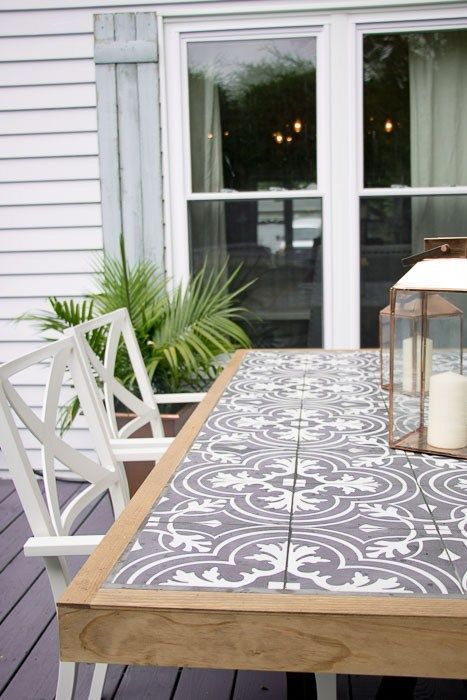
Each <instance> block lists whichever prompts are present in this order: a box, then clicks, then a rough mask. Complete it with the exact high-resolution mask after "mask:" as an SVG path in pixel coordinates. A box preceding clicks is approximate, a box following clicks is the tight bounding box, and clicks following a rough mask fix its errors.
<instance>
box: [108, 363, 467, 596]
mask: <svg viewBox="0 0 467 700" xmlns="http://www.w3.org/2000/svg"><path fill="white" fill-rule="evenodd" d="M429 466H430V467H431V466H432V465H429ZM433 468H435V470H436V469H439V465H438V464H436V465H434V466H433ZM436 476H438V472H436ZM423 478H424V477H423V473H422V471H420V470H419V472H418V480H417V478H415V476H414V470H413V469H412V467H411V465H410V463H409V461H408V460H407V457H406V456H405V454H404V453H401V452H397V451H392V450H389V448H388V446H387V435H386V408H385V397H384V394H383V393H382V392H381V391H380V390H379V365H378V353H376V352H364V353H361V352H359V353H355V352H354V353H352V352H346V353H327V352H323V353H320V352H318V353H288V352H281V353H268V352H262V351H256V352H253V353H249V354H247V355H246V357H245V359H244V360H243V362H242V364H241V366H240V367H239V369H238V371H237V373H236V374H235V376H234V377H233V379H232V380H231V382H230V384H229V386H228V387H227V388H226V390H225V391H224V393H223V395H222V396H221V398H220V400H219V402H218V404H217V405H216V407H215V408H214V409H213V411H212V413H211V415H210V416H209V418H208V420H207V421H206V423H205V425H204V426H202V427H201V429H200V431H199V433H198V436H197V438H196V440H195V441H194V443H193V445H192V447H191V448H190V450H189V451H188V453H187V455H186V456H185V458H184V459H183V460H182V462H181V463H180V465H179V466H178V468H177V470H176V471H175V474H174V476H173V478H172V480H171V482H170V483H169V484H168V485H167V487H166V489H165V490H164V492H163V494H162V496H161V498H160V499H159V500H158V502H157V503H156V504H155V505H154V507H153V508H152V510H151V513H150V515H149V517H148V519H147V521H146V522H145V523H144V525H143V527H142V528H141V530H140V531H139V533H138V535H137V538H136V539H135V540H134V542H132V543H131V545H130V546H129V548H128V550H127V552H126V553H125V555H124V557H123V559H122V562H120V564H119V565H117V567H116V568H115V571H114V572H113V574H112V577H111V579H110V580H109V582H108V585H111V586H130V587H162V588H167V587H171V588H177V589H180V588H187V589H190V588H195V589H206V588H209V589H219V590H245V591H247V590H283V589H284V581H285V575H286V571H287V577H288V578H287V586H286V590H291V591H293V590H297V589H299V590H302V591H305V592H309V593H315V592H319V591H321V592H323V591H337V592H352V593H354V592H357V591H358V592H365V593H403V594H414V593H415V594H420V593H428V594H433V595H435V594H439V595H441V594H443V593H446V592H450V593H453V594H460V593H461V591H462V587H461V581H462V580H463V579H465V568H466V567H465V557H464V553H463V550H462V546H463V544H464V542H463V540H462V537H461V531H460V530H459V529H458V530H456V532H455V534H453V532H452V530H450V531H449V533H448V532H447V530H446V532H445V536H446V538H448V536H449V537H450V540H448V539H446V542H445V541H443V539H442V537H443V533H442V532H440V526H439V524H438V523H437V524H435V522H434V520H433V515H432V511H431V510H430V508H429V507H428V505H427V502H429V498H428V496H427V495H425V494H424V490H423ZM462 485H463V482H460V487H461V488H460V492H462V490H463V489H462ZM420 487H422V488H420ZM456 489H457V487H456ZM456 489H455V496H454V504H452V503H451V502H450V501H449V498H448V499H447V503H449V504H450V505H454V506H455V507H458V506H459V503H458V495H459V492H458V490H456ZM435 492H436V489H435ZM451 497H452V494H451ZM440 498H441V501H442V502H443V503H446V498H445V496H444V495H442V496H441V497H440ZM432 500H433V499H432ZM434 510H435V511H436V508H435V509H434ZM451 511H452V508H451V510H448V511H446V518H448V519H449V518H450V517H451V516H452V512H451ZM456 512H457V511H456ZM456 512H455V514H456ZM440 514H444V511H442V510H440ZM445 524H446V526H448V525H452V524H453V523H451V522H450V521H449V523H445ZM291 527H292V538H291V540H289V538H290V533H291V529H290V528H291ZM443 532H444V531H443ZM450 545H452V547H451V549H448V546H450ZM287 562H288V563H287ZM456 562H457V563H456ZM456 567H457V568H456ZM464 588H465V585H464Z"/></svg>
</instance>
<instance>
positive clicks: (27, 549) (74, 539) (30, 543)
mask: <svg viewBox="0 0 467 700" xmlns="http://www.w3.org/2000/svg"><path fill="white" fill-rule="evenodd" d="M103 536H104V535H69V536H65V535H59V536H57V535H54V536H51V537H30V538H29V539H28V540H26V542H25V545H24V556H25V557H66V556H71V555H78V556H79V555H83V554H91V552H93V551H94V550H95V548H96V547H97V545H98V544H99V543H100V542H101V540H102V538H103Z"/></svg>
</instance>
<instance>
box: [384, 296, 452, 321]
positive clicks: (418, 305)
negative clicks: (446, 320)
mask: <svg viewBox="0 0 467 700" xmlns="http://www.w3.org/2000/svg"><path fill="white" fill-rule="evenodd" d="M379 313H380V314H381V315H382V316H390V315H391V305H390V304H388V306H385V307H384V309H381V311H380V312H379ZM426 314H427V316H429V317H431V318H433V317H436V316H457V315H462V311H461V310H460V309H458V308H457V306H454V304H451V302H450V301H448V300H447V299H444V298H443V297H442V296H440V295H439V294H429V295H428V299H427V304H426ZM397 315H398V316H406V317H408V318H416V317H418V316H421V315H422V300H421V297H420V296H419V295H414V296H413V297H412V298H411V299H409V300H406V301H405V302H404V304H401V306H400V308H398V310H397Z"/></svg>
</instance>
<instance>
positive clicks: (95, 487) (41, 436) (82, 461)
mask: <svg viewBox="0 0 467 700" xmlns="http://www.w3.org/2000/svg"><path fill="white" fill-rule="evenodd" d="M78 359H79V358H78V355H77V353H76V348H75V341H74V339H73V338H72V337H67V338H64V339H62V340H58V341H56V342H54V343H50V344H48V345H47V346H45V347H42V348H40V349H38V350H34V351H33V352H31V353H28V354H27V355H24V356H22V357H20V358H18V359H16V360H13V361H11V362H7V363H5V364H3V365H0V445H1V448H2V451H3V453H4V456H5V458H6V461H7V463H8V466H9V469H10V473H11V477H12V479H13V481H14V484H15V487H16V490H17V492H18V495H19V498H20V500H21V504H22V506H23V509H24V511H25V514H26V517H27V519H28V522H29V525H30V527H31V530H32V532H33V535H35V536H54V535H68V534H69V533H70V528H71V527H72V525H73V522H74V521H75V520H76V518H77V516H78V515H79V514H80V513H81V512H82V510H83V509H84V508H85V507H86V506H87V505H89V504H90V503H91V502H92V501H93V500H94V499H95V498H96V497H97V496H99V495H100V494H101V493H103V492H104V491H106V490H109V493H110V497H111V500H112V506H113V509H114V514H115V516H117V515H118V514H119V513H120V511H121V510H122V509H123V507H124V506H125V504H126V503H127V501H128V486H127V483H126V477H125V474H124V472H123V471H122V467H121V465H120V464H119V463H118V462H116V461H115V459H114V458H113V456H112V453H111V450H110V446H109V445H108V440H107V436H106V433H105V430H104V426H103V425H102V419H101V417H100V415H99V412H98V410H97V407H96V406H95V398H94V396H93V394H92V393H91V391H90V389H89V386H88V384H87V379H86V375H85V373H84V372H82V371H81V370H80V366H79V364H78ZM44 369H45V370H46V373H48V380H47V385H46V387H45V390H44V398H43V402H42V410H41V411H40V412H39V414H38V413H36V412H35V410H33V409H32V408H31V407H30V406H28V405H27V402H26V401H25V399H24V398H23V397H22V396H21V392H20V390H19V387H18V386H15V376H16V375H18V374H20V373H21V372H24V371H29V372H41V371H43V370H44ZM70 382H71V384H73V385H74V386H75V389H76V391H77V392H78V394H79V398H80V404H81V408H82V409H83V412H84V416H85V418H86V421H87V424H88V427H89V429H90V432H91V436H92V438H93V442H94V448H95V452H96V455H97V459H96V460H94V459H92V458H91V457H88V456H87V455H85V454H83V453H82V452H79V451H78V450H77V449H75V448H73V447H72V446H71V445H70V444H69V443H68V442H67V441H66V440H65V439H64V437H62V436H61V435H60V434H59V432H58V430H57V417H58V413H59V407H60V406H59V404H60V401H61V396H62V388H63V386H67V385H68V386H69V385H70ZM26 435H32V436H33V438H34V439H35V441H36V442H37V444H38V446H39V447H40V463H39V465H34V464H33V462H32V461H31V456H30V454H31V453H30V452H28V450H27V449H26V447H25V444H24V443H23V440H25V437H26ZM57 462H58V463H61V464H62V465H64V466H66V467H68V468H69V469H71V470H72V472H73V473H74V474H76V475H78V476H79V477H81V478H82V479H83V480H84V481H85V482H88V486H87V487H86V488H84V489H83V490H81V491H80V492H79V493H78V494H77V495H76V496H74V497H73V498H72V499H71V500H70V501H69V502H68V503H67V504H66V506H65V507H64V508H63V509H62V508H61V506H60V501H59V496H58V490H57V471H56V464H57ZM37 467H39V468H40V469H41V471H42V475H43V478H44V486H45V496H43V495H42V493H41V490H40V488H39V485H38V481H37V478H36V474H35V469H37Z"/></svg>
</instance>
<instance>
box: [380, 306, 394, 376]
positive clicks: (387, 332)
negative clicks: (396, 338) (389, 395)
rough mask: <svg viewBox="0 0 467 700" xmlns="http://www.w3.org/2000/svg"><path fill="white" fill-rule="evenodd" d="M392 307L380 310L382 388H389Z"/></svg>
mask: <svg viewBox="0 0 467 700" xmlns="http://www.w3.org/2000/svg"><path fill="white" fill-rule="evenodd" d="M390 321H391V313H390V307H389V306H386V308H384V309H382V310H381V311H380V312H379V352H380V369H381V388H382V389H389V356H390V352H389V351H390V339H391V323H390Z"/></svg>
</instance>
